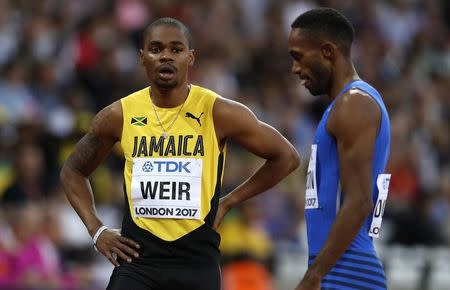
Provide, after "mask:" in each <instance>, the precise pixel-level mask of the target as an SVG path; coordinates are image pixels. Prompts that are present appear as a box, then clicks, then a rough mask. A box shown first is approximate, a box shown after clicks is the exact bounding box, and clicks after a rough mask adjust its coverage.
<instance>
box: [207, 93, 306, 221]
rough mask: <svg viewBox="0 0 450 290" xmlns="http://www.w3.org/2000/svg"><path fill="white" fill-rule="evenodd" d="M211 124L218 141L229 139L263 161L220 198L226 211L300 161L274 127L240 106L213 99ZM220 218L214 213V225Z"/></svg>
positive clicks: (258, 191)
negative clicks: (212, 120) (252, 172)
mask: <svg viewBox="0 0 450 290" xmlns="http://www.w3.org/2000/svg"><path fill="white" fill-rule="evenodd" d="M214 124H215V128H216V132H217V135H218V139H219V142H220V143H222V144H223V143H224V142H225V140H227V139H232V140H233V141H235V142H236V143H238V144H240V145H241V146H243V147H244V148H245V149H247V150H248V151H249V152H251V153H253V154H255V155H257V156H259V157H261V158H264V159H266V162H265V163H264V164H263V165H262V166H261V167H260V168H259V169H258V170H257V171H256V172H255V173H254V174H253V175H252V176H251V177H250V178H249V179H248V180H246V181H245V182H244V183H242V184H241V185H240V186H239V187H237V188H236V189H235V190H233V191H232V192H231V193H229V194H228V195H227V196H226V197H224V198H223V199H222V200H221V204H222V205H224V207H225V208H226V211H227V210H229V209H230V208H232V207H234V206H235V205H237V204H239V203H241V202H243V201H245V200H247V199H249V198H251V197H253V196H255V195H257V194H260V193H262V192H264V191H266V190H267V189H269V188H271V187H272V186H274V185H275V184H277V183H278V182H279V181H280V180H282V179H283V178H284V177H286V176H287V175H288V174H289V173H291V172H292V171H293V170H294V169H296V168H297V167H298V165H299V163H300V157H299V155H298V153H297V151H296V150H295V148H294V147H293V146H292V144H291V143H289V141H287V140H286V139H285V138H284V137H283V136H282V135H281V134H280V133H279V132H278V131H277V130H275V129H274V128H273V127H271V126H269V125H267V124H266V123H264V122H261V121H259V120H258V119H257V118H256V116H255V115H254V114H253V113H252V112H251V111H250V110H249V109H248V108H247V107H245V106H244V105H242V104H240V103H237V102H233V101H230V100H226V99H217V100H216V103H215V105H214ZM221 218H223V216H222V213H218V219H217V220H216V221H217V223H215V226H217V225H218V223H220V221H221Z"/></svg>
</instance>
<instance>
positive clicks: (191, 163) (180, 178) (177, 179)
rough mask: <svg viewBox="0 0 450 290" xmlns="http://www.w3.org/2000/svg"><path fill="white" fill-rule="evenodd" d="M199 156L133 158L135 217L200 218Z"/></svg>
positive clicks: (132, 185) (132, 195)
mask: <svg viewBox="0 0 450 290" xmlns="http://www.w3.org/2000/svg"><path fill="white" fill-rule="evenodd" d="M201 181H202V159H195V158H134V159H133V171H132V176H131V200H132V207H133V214H134V216H135V217H148V218H171V219H197V220H198V219H200V211H201V193H202V192H201V191H202V186H201Z"/></svg>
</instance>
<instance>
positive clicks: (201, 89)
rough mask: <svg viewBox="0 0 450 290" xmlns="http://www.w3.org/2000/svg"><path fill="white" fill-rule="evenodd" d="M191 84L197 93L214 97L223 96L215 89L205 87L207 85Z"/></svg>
mask: <svg viewBox="0 0 450 290" xmlns="http://www.w3.org/2000/svg"><path fill="white" fill-rule="evenodd" d="M191 86H192V90H194V93H196V94H198V95H201V96H204V97H209V98H213V99H216V98H221V96H220V95H219V94H218V93H216V92H215V91H213V90H211V89H208V88H205V87H202V86H199V85H194V84H191Z"/></svg>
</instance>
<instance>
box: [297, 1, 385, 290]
mask: <svg viewBox="0 0 450 290" xmlns="http://www.w3.org/2000/svg"><path fill="white" fill-rule="evenodd" d="M352 40H353V27H352V25H351V23H350V22H349V21H348V20H347V19H346V18H345V17H344V16H343V15H342V14H340V13H339V12H337V11H336V10H333V9H330V8H319V9H314V10H310V11H308V12H306V13H304V14H302V15H300V16H299V17H298V18H297V19H296V20H295V21H294V22H293V23H292V30H291V33H290V35H289V53H290V54H291V56H292V58H293V64H292V72H293V73H294V74H297V75H298V76H299V77H300V79H301V80H302V82H303V83H304V85H305V87H306V88H307V89H308V90H309V91H310V92H311V94H313V95H327V96H328V97H329V98H330V99H331V100H332V102H331V104H330V105H329V107H328V108H327V110H326V111H325V113H324V114H323V117H322V120H321V121H320V123H319V126H318V128H317V131H316V135H315V138H314V140H313V144H312V148H311V158H310V160H309V165H308V173H307V182H306V183H307V184H306V198H305V208H306V223H307V233H308V246H309V256H310V257H309V268H308V271H307V272H306V274H305V276H304V277H303V279H302V280H301V281H300V283H299V285H298V286H297V288H296V290H318V289H360V290H361V289H371V290H372V289H386V288H387V286H386V277H385V274H384V271H383V266H382V264H381V262H380V260H379V259H378V257H377V254H376V252H375V249H374V246H373V241H372V238H373V237H378V235H379V232H380V227H381V219H382V215H383V211H384V206H385V203H386V197H387V191H388V187H389V180H390V175H389V174H384V169H385V166H386V162H387V160H388V157H389V147H390V135H389V134H390V133H389V131H390V129H389V128H390V126H389V116H388V113H387V111H386V107H385V105H384V103H383V100H382V98H381V96H380V94H379V93H378V92H377V91H376V90H375V89H374V88H373V87H371V86H370V85H368V84H367V83H365V82H364V81H362V80H360V78H359V77H358V74H357V73H356V71H355V68H354V66H353V64H352V62H351V57H350V49H351V44H352Z"/></svg>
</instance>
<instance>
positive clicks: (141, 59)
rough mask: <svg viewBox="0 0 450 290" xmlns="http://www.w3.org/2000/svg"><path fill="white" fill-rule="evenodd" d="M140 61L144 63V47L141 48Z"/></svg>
mask: <svg viewBox="0 0 450 290" xmlns="http://www.w3.org/2000/svg"><path fill="white" fill-rule="evenodd" d="M139 62H140V63H141V65H144V51H143V50H142V49H139Z"/></svg>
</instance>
